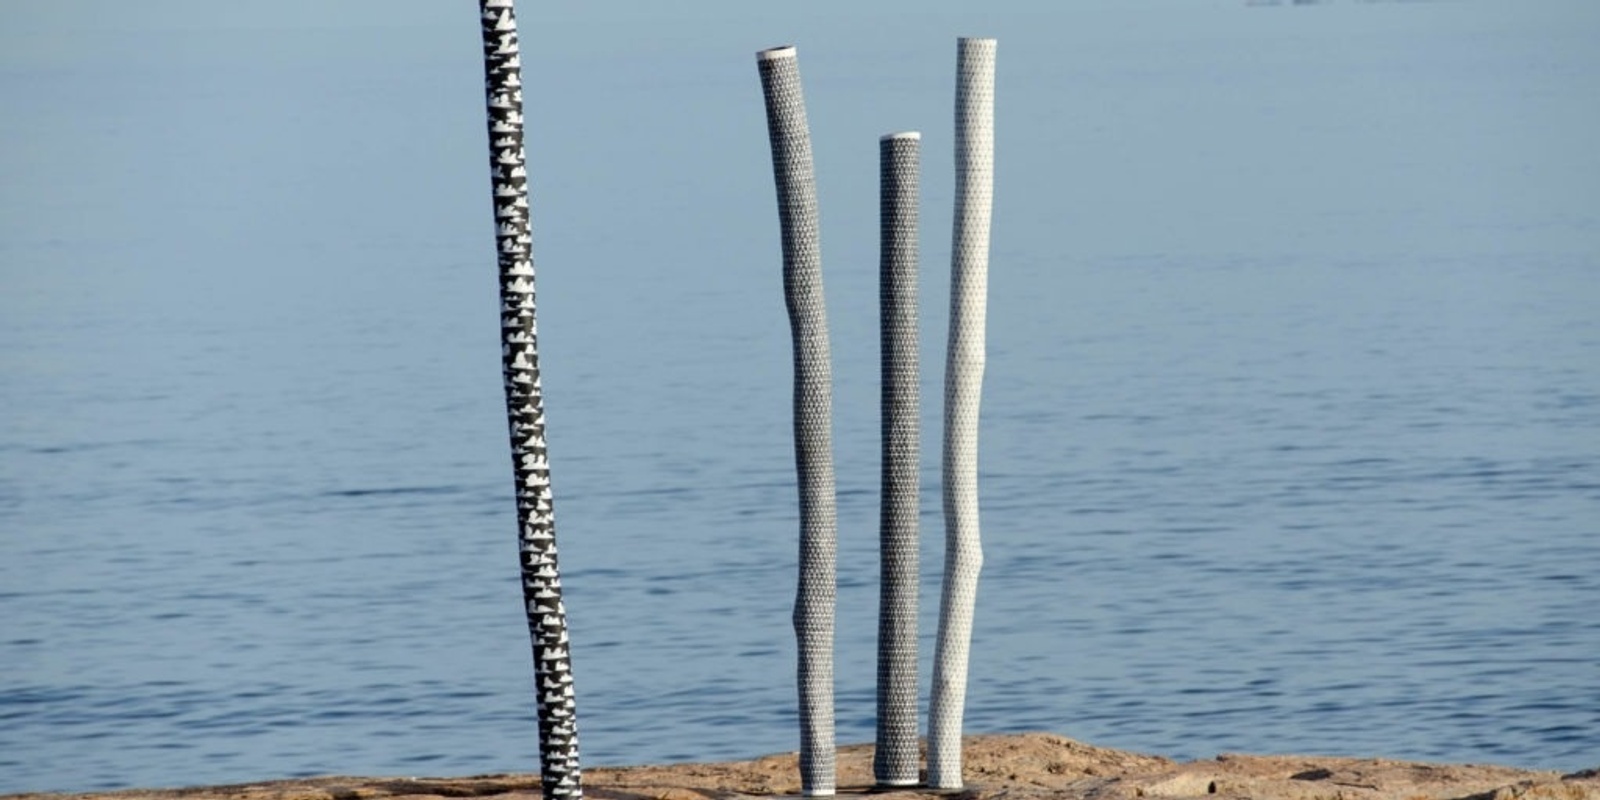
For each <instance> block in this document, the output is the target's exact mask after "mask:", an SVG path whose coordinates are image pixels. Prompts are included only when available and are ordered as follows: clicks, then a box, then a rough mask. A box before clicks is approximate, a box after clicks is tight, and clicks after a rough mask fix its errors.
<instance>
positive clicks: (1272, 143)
mask: <svg viewBox="0 0 1600 800" xmlns="http://www.w3.org/2000/svg"><path fill="white" fill-rule="evenodd" d="M104 5H105V7H104V8H102V9H100V10H99V12H97V13H94V14H89V15H86V16H84V17H78V18H67V17H64V16H62V15H63V14H64V13H65V12H63V11H60V10H57V9H55V8H54V7H53V6H50V5H47V4H43V3H19V4H8V5H7V6H5V8H4V9H3V10H0V23H3V24H0V29H3V30H4V31H6V32H5V33H4V34H0V39H3V40H4V41H3V44H4V45H5V46H4V47H0V53H4V55H0V92H3V96H4V98H5V105H6V106H7V108H8V112H7V113H6V114H5V115H4V118H3V119H0V186H3V187H4V188H3V190H0V192H3V194H0V203H3V206H4V207H3V213H0V281H3V283H0V791H11V792H15V791H26V790H44V789H58V790H85V789H92V788H107V787H118V786H135V785H171V784H192V783H211V782H223V781H242V780H250V779H261V778H272V777H287V776H297V775H310V774H319V773H346V774H348V773H367V774H459V773H474V772H491V771H508V770H529V771H531V770H533V769H535V768H536V763H537V762H536V758H535V753H536V741H535V728H534V723H533V719H532V696H531V665H530V661H529V656H528V641H527V634H526V632H525V629H524V627H523V620H522V617H521V610H520V604H519V600H518V597H519V595H518V589H517V584H516V554H515V532H514V524H513V519H512V503H511V496H510V475H509V469H508V466H509V465H508V457H507V451H506V443H505V434H504V427H503V426H504V423H503V421H502V420H503V417H502V410H501V405H500V404H501V398H500V387H499V377H498V360H497V359H498V348H497V341H496V335H497V330H496V319H495V298H494V274H493V258H492V252H491V247H492V239H491V233H490V229H489V225H488V219H489V211H488V206H487V203H486V201H485V196H486V189H487V180H486V177H485V174H484V173H485V169H484V165H483V163H482V161H483V157H484V156H483V138H482V137H483V134H482V129H481V115H482V110H481V99H480V96H479V94H478V91H479V90H478V81H479V77H478V69H479V63H478V61H477V58H478V50H477V47H478V46H477V42H476V36H477V33H476V27H475V25H476V21H475V19H474V18H473V15H472V14H471V13H470V11H467V10H466V9H463V8H459V7H445V5H444V4H437V5H438V6H439V7H437V8H435V7H432V5H434V4H424V3H420V2H406V3H390V2H386V3H381V4H377V3H366V4H361V3H350V4H341V5H340V6H339V9H338V10H336V11H332V12H329V11H327V10H326V9H315V10H313V9H312V7H311V6H309V5H308V6H306V8H303V9H302V8H299V7H298V6H295V5H293V4H289V5H283V4H275V5H273V6H268V7H262V8H258V9H253V8H250V7H248V6H247V5H246V4H239V7H237V8H231V10H219V9H216V8H215V7H214V4H213V6H208V7H206V9H205V14H192V13H190V12H194V11H196V10H197V9H199V8H200V7H199V6H195V7H194V8H190V7H189V6H188V5H185V4H184V3H180V2H165V3H154V4H142V5H141V7H140V9H138V10H130V9H131V7H127V6H123V5H121V4H109V3H108V4H104ZM743 5H744V4H735V3H706V4H704V7H703V8H702V9H701V10H699V11H694V12H683V14H682V15H680V16H668V15H667V12H665V11H661V10H657V9H655V8H654V7H643V8H639V9H627V10H626V13H623V12H624V10H617V11H616V16H612V17H602V16H601V15H599V14H590V13H589V12H580V11H551V12H544V11H541V10H540V9H538V8H536V7H530V8H528V9H525V10H524V22H523V24H524V26H525V28H526V30H527V34H526V46H527V47H528V53H529V55H528V57H527V58H526V60H525V63H526V70H527V82H528V84H529V91H528V103H529V121H530V156H531V158H532V160H533V163H534V172H535V178H536V185H535V189H534V191H535V198H534V203H535V209H534V214H535V227H536V243H535V246H536V257H537V260H538V263H539V268H540V291H541V295H540V313H541V326H542V333H543V335H544V342H543V344H544V353H545V359H546V363H545V367H546V370H545V378H546V387H547V392H548V404H549V413H550V425H551V437H552V451H553V458H554V469H555V473H554V476H555V482H556V492H557V513H558V520H559V522H558V530H559V535H560V537H561V546H562V553H563V559H564V571H565V579H566V585H567V590H568V595H569V598H568V600H569V608H570V613H571V624H572V628H573V640H574V647H573V649H574V655H575V659H576V662H575V668H576V671H577V679H578V682H579V711H580V715H581V720H582V722H581V738H582V743H583V747H584V750H585V753H586V762H587V763H590V764H624V763H638V762H650V761H669V760H691V759H692V760H708V759H726V758H740V757H749V756H755V755H759V754H762V753H767V752H774V751H782V750H789V749H793V748H794V747H795V741H796V731H795V713H794V696H793V687H792V668H793V644H792V642H793V639H792V634H791V632H790V629H789V619H788V615H789V610H790V604H791V602H792V592H793V585H794V569H795V536H796V528H797V525H796V520H795V496H794V488H793V469H792V462H791V450H790V444H789V441H788V439H787V436H788V429H789V428H788V425H789V422H788V420H789V417H788V414H789V408H788V402H789V384H788V380H789V364H788V357H789V356H788V353H789V351H788V340H787V336H788V333H787V327H786V322H785V320H784V316H783V306H782V301H781V295H780V284H779V273H778V250H777V235H776V221H775V217H774V215H773V209H772V194H771V193H772V188H771V173H770V167H769V164H768V161H767V153H766V150H765V148H766V140H765V134H764V129H763V124H764V121H763V117H762V112H761V109H760V95H759V88H758V84H757V81H756V76H755V68H754V62H753V57H752V55H753V53H754V52H755V50H757V49H759V48H761V47H765V46H769V45H773V44H777V43H781V42H785V41H793V42H795V43H797V44H799V46H800V47H801V58H802V69H803V71H804V73H805V77H806V80H807V91H808V98H809V102H810V107H811V109H810V110H811V118H812V124H813V132H814V136H815V137H816V141H817V158H818V164H819V170H820V176H819V177H820V180H821V182H822V203H823V207H822V208H823V215H824V220H823V224H824V248H825V252H824V258H825V275H826V280H827V282H828V285H827V289H828V292H829V296H828V300H829V303H830V309H829V310H830V313H831V315H832V322H833V337H834V349H835V356H836V377H837V382H838V385H837V396H836V409H837V419H836V437H837V458H838V468H839V479H840V505H841V522H842V528H841V548H842V553H841V562H840V605H839V625H840V627H839V642H838V647H839V651H838V700H839V706H838V711H839V717H840V729H839V736H840V739H841V741H845V742H853V741H868V740H870V739H871V738H872V724H873V723H872V711H873V707H872V693H873V684H872V681H873V675H874V671H873V652H874V644H873V637H874V635H875V624H876V623H875V620H874V615H875V610H876V609H875V606H876V597H877V583H876V570H877V561H876V543H875V531H876V527H875V526H876V518H877V470H878V464H877V441H876V435H877V433H876V431H877V427H876V426H877V412H876V392H877V382H876V381H877V379H876V374H875V370H876V363H877V344H876V341H877V340H876V332H875V330H876V329H875V325H876V320H875V314H876V295H875V292H876V249H875V248H876V217H875V215H876V196H875V191H876V189H875V179H876V172H875V158H876V141H875V139H876V137H877V136H878V135H879V134H881V133H884V132H887V131H891V130H901V129H921V130H923V131H924V132H925V135H926V139H925V153H924V156H925V168H926V171H927V173H926V176H925V180H924V202H925V207H924V226H925V233H924V270H925V274H924V280H923V301H924V344H925V347H924V353H925V365H924V376H925V389H924V398H925V433H924V442H925V444H924V463H925V467H926V469H925V471H924V482H925V496H924V509H925V525H924V540H925V544H926V547H925V549H924V556H923V559H924V566H925V569H924V573H925V580H924V593H923V608H924V614H923V619H924V632H925V633H924V635H925V639H926V640H927V642H928V644H929V645H930V647H925V648H924V652H925V653H927V652H929V651H931V637H932V633H933V630H934V622H935V615H936V612H937V608H936V607H937V596H938V595H937V587H938V580H939V576H938V575H937V570H938V566H939V564H940V562H941V555H942V535H943V528H942V523H941V521H940V519H939V516H938V513H937V512H938V508H939V501H938V470H937V461H938V448H937V441H938V425H939V420H940V416H941V414H940V409H939V408H938V403H937V400H938V398H939V397H940V390H939V387H940V381H941V379H942V376H941V374H940V372H941V368H942V363H943V358H942V347H943V335H944V308H943V305H944V303H945V302H946V301H947V296H946V288H945V284H946V281H947V280H948V274H947V264H948V234H947V233H946V231H947V230H948V227H947V226H948V224H949V211H950V209H949V202H950V183H951V181H950V176H949V172H950V170H949V163H950V161H949V159H950V144H949V135H948V131H949V118H950V97H951V77H952V73H953V61H954V38H955V36H957V35H960V34H969V33H981V34H990V35H995V36H997V37H999V39H1000V42H1001V51H1000V52H1001V55H1000V99H999V115H1000V137H999V157H1000V172H999V179H998V186H997V192H998V201H997V207H996V231H995V245H994V258H993V265H992V277H991V313H990V329H989V336H990V339H989V351H990V357H989V371H988V377H987V383H986V395H985V400H984V420H983V439H982V495H983V509H984V517H983V520H984V538H985V547H986V551H987V558H988V560H987V562H986V565H985V572H984V576H983V582H982V584H981V588H980V598H979V609H978V620H977V629H976V632H975V642H974V648H975V651H974V655H973V665H972V676H973V678H972V681H973V682H972V686H971V690H970V693H969V698H968V716H967V720H968V729H969V730H970V731H973V732H995V731H1020V730H1034V729H1048V730H1052V731H1056V732H1060V733H1064V734H1067V735H1070V736H1073V737H1076V738H1080V739H1083V740H1086V741H1089V742H1093V743H1096V744H1102V745H1110V746H1117V747H1125V748H1133V749H1139V750H1145V751H1151V752H1157V753H1162V754H1165V755H1171V756H1177V757H1207V756H1210V755H1213V754H1215V753H1218V752H1222V751H1263V752H1303V751H1315V752H1323V753H1337V754H1350V755H1383V756H1389V757H1401V758H1417V759H1438V760H1451V761H1480V762H1503V763H1512V764H1518V765H1525V766H1536V767H1546V768H1555V769H1579V768H1584V767H1592V766H1596V764H1597V763H1600V614H1597V613H1596V611H1595V609H1596V608H1597V607H1600V572H1597V571H1596V569H1595V564H1596V563H1600V314H1597V313H1596V311H1595V309H1596V308H1597V307H1600V151H1597V150H1596V149H1595V148H1594V147H1593V143H1594V142H1596V141H1600V107H1597V106H1596V104H1595V103H1594V87H1595V86H1596V85H1600V48H1595V47H1593V44H1594V42H1595V41H1597V40H1600V16H1597V14H1596V12H1595V11H1594V10H1593V9H1592V8H1591V7H1590V6H1588V5H1584V4H1580V3H1557V2H1540V3H1527V4H1522V3H1511V2H1461V3H1405V4H1372V3H1353V2H1352V3H1343V4H1337V3H1330V4H1325V5H1320V6H1311V7H1290V6H1283V7H1275V8H1247V7H1245V6H1244V5H1243V4H1242V3H1232V2H1228V3H1222V2H1216V3H1210V2H1193V3H1176V2H1171V3H1155V4H1149V5H1146V4H1139V8H1138V9H1127V8H1119V7H1118V6H1116V5H1113V4H1109V3H1092V4H1084V5H1081V6H1077V7H1075V8H1074V9H1072V10H1068V11H1029V10H1025V9H1016V10H1010V11H989V12H984V13H982V14H980V13H978V12H974V11H968V10H961V9H954V8H944V7H942V6H939V5H937V4H935V5H934V6H932V7H926V6H925V5H924V4H918V6H917V8H918V10H917V11H916V12H915V13H911V9H909V7H908V8H906V9H898V10H900V11H902V12H904V13H901V14H899V15H898V16H897V15H896V14H895V13H892V12H893V11H895V10H896V9H895V8H893V7H890V6H886V7H885V8H886V9H887V10H885V11H884V12H875V13H868V12H861V11H857V10H853V9H852V8H850V7H849V5H848V4H844V3H837V4H830V3H822V4H820V5H817V6H815V7H814V8H811V9H809V10H804V11H802V10H800V9H792V10H783V9H777V10H756V9H746V8H743ZM673 13H675V14H677V13H679V12H673ZM368 14H373V15H375V17H374V18H368V17H367V16H364V15H368ZM541 14H549V15H553V16H544V17H542V16H541ZM924 674H926V672H925V673H924Z"/></svg>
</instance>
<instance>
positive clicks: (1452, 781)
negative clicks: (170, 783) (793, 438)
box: [0, 733, 1600, 800]
mask: <svg viewBox="0 0 1600 800" xmlns="http://www.w3.org/2000/svg"><path fill="white" fill-rule="evenodd" d="M964 763H965V768H966V772H965V774H966V779H967V784H968V785H967V788H966V790H965V791H962V792H955V793H935V792H931V791H925V790H915V789H912V790H895V791H884V792H872V793H873V794H875V795H877V796H881V797H883V798H884V800H919V799H920V798H951V797H954V798H958V799H959V800H991V799H992V800H1000V799H1001V798H1006V800H1029V799H1030V798H1083V799H1084V800H1089V799H1090V798H1094V799H1095V800H1101V799H1107V800H1109V799H1111V798H1138V797H1149V798H1275V799H1279V798H1281V800H1600V769H1590V770H1584V771H1583V772H1578V773H1573V774H1571V775H1562V774H1560V773H1556V772H1540V771H1534V770H1524V769H1516V768H1512V767H1497V766H1482V765H1459V764H1424V763H1416V762H1407V761H1391V760H1388V759H1381V758H1367V759H1356V758H1331V757H1317V756H1250V755H1221V756H1218V757H1217V758H1215V759H1210V760H1205V761H1190V762H1184V763H1179V762H1176V761H1171V760H1169V759H1165V758H1160V757H1158V756H1150V755H1142V754H1139V753H1130V752H1127V751H1123V750H1111V749H1107V748H1102V747H1093V746H1090V745H1086V744H1083V743H1081V742H1076V741H1073V740H1072V739H1068V738H1066V737H1064V736H1056V735H1053V734H1047V733H1028V734H1017V735H1005V736H973V737H968V738H967V739H966V745H965V759H964ZM871 784H872V747H871V746H870V745H854V746H849V747H843V748H840V750H839V785H840V786H841V787H842V788H841V790H840V792H839V794H840V795H841V796H849V795H863V794H867V793H869V792H870V791H871V789H870V787H871ZM799 791H800V783H799V773H798V771H797V765H796V756H795V754H794V753H786V754H780V755H772V756H765V757H763V758H758V759H755V760H753V761H739V762H730V763H723V764H673V765H667V766H644V767H598V768H590V769H588V770H586V771H585V773H584V793H585V794H586V795H587V796H588V797H590V798H594V799H595V800H736V799H737V798H742V797H771V796H783V795H788V796H798V794H799ZM539 796H540V790H539V778H538V776H537V775H527V774H519V775H482V776H476V777H469V778H343V777H330V778H311V779H306V780H290V781H271V782H267V783H250V784H238V785H232V786H202V787H193V788H187V789H132V790H125V791H117V792H102V793H96V794H79V795H60V794H27V795H4V796H0V800H22V798H28V799H29V800H66V798H75V799H76V800H90V798H93V799H94V800H209V799H211V798H215V799H216V800H368V799H369V798H372V799H375V800H376V799H382V800H428V799H429V798H460V797H479V798H496V800H537V798H539Z"/></svg>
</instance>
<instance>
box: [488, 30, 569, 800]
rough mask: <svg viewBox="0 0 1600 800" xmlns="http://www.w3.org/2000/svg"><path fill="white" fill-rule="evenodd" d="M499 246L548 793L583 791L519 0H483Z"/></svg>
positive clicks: (506, 367)
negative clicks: (550, 437)
mask: <svg viewBox="0 0 1600 800" xmlns="http://www.w3.org/2000/svg"><path fill="white" fill-rule="evenodd" d="M478 11H479V14H480V15H481V22H482V27H483V67H484V93H485V98H486V100H487V105H488V125H489V169H490V176H491V178H492V181H493V191H494V216H495V245H496V250H497V252H498V262H499V267H500V332H501V340H502V352H501V365H502V371H503V374H504V377H505V394H506V416H507V420H508V422H509V424H510V434H511V458H512V473H513V477H514V479H515V481H516V500H517V527H518V540H517V541H518V549H519V551H520V553H521V561H522V597H523V603H524V605H525V608H526V611H527V616H528V632H529V634H530V635H531V637H532V640H533V642H532V643H533V675H534V681H535V693H536V699H537V707H538V714H539V771H540V778H541V782H542V784H543V787H544V796H545V797H546V798H547V799H549V800H554V798H572V799H574V800H575V799H576V798H581V797H582V796H583V788H582V776H581V770H580V769H579V766H578V734H577V712H576V709H575V703H574V698H573V691H572V662H571V657H570V656H569V654H568V650H567V612H566V607H565V606H564V605H563V604H562V601H561V572H560V569H559V567H558V565H557V562H556V533H555V516H554V506H553V503H552V497H551V492H550V461H549V457H548V454H547V452H546V447H545V419H544V393H543V390H542V388H541V387H540V384H539V345H538V326H537V324H536V321H535V315H534V308H535V303H534V271H533V251H532V244H531V234H530V231H529V223H528V178H527V166H526V164H527V159H526V155H525V153H524V150H523V135H522V78H521V66H522V65H521V60H520V58H519V55H518V48H517V21H516V15H515V13H514V11H513V9H512V1H511V0H479V3H478Z"/></svg>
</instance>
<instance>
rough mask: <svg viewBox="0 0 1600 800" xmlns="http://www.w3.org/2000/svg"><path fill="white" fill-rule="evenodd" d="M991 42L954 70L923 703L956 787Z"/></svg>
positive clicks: (989, 175)
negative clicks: (935, 521)
mask: <svg viewBox="0 0 1600 800" xmlns="http://www.w3.org/2000/svg"><path fill="white" fill-rule="evenodd" d="M994 57H995V40H993V39H976V38H963V39H961V40H960V45H959V50H958V57H957V68H956V126H955V127H956V207H955V226H954V227H955V230H954V236H953V242H952V245H951V257H950V341H949V350H948V353H947V357H946V361H945V384H944V387H945V388H944V417H945V427H944V520H945V561H944V590H943V592H942V594H941V595H940V601H939V638H938V644H937V646H936V651H935V654H934V662H933V689H932V698H931V702H930V704H929V710H928V785H929V786H931V787H933V788H936V789H959V788H961V787H962V778H961V724H962V715H963V711H964V706H965V704H966V696H967V663H968V660H969V659H968V656H969V654H970V651H971V645H972V615H973V607H974V605H975V603H976V600H977V594H978V572H979V570H980V569H981V568H982V566H983V550H982V547H981V545H980V542H979V537H978V403H979V399H980V397H981V394H982V390H983V367H984V325H985V315H986V312H987V308H986V306H987V302H988V288H989V220H990V211H991V208H992V203H993V196H994Z"/></svg>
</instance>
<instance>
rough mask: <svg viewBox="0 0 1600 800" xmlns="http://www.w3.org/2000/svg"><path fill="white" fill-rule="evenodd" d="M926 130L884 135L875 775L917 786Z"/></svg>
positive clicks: (885, 783) (887, 782) (887, 783)
mask: <svg viewBox="0 0 1600 800" xmlns="http://www.w3.org/2000/svg"><path fill="white" fill-rule="evenodd" d="M921 140H922V135H921V134H919V133H915V132H908V133H891V134H889V135H887V136H884V137H883V138H881V139H879V140H878V227H879V237H878V248H879V251H878V309H879V318H880V331H881V333H880V337H879V361H880V368H881V371H882V375H883V377H882V381H883V382H882V385H881V388H880V392H879V396H880V401H881V403H880V405H881V414H882V419H881V426H882V442H881V445H882V446H881V449H882V462H881V464H882V466H881V478H882V481H881V483H882V495H881V497H880V500H879V502H880V507H879V518H878V553H879V558H880V559H881V561H880V582H879V594H878V708H877V711H878V736H877V747H876V750H875V751H874V754H873V760H872V774H873V779H874V780H875V781H876V782H877V785H878V786H880V787H884V788H889V787H897V786H915V785H916V784H917V781H918V766H919V764H918V762H919V753H918V746H917V735H918V733H919V731H918V725H917V590H918V547H919V539H920V537H919V535H918V526H917V515H918V513H919V507H920V506H919V503H918V497H917V493H918V491H919V490H920V481H919V480H918V469H919V467H920V464H921V455H920V453H921V448H920V446H919V442H918V437H919V436H920V435H921V427H920V422H919V409H920V404H919V395H920V390H919V388H918V381H919V380H920V378H919V375H918V373H919V363H918V359H917V253H918V247H917V244H918V242H917V216H918V214H917V205H918V203H917V189H918V178H919V174H918V173H919V160H920V159H919V150H920V147H921V143H922V142H921Z"/></svg>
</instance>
